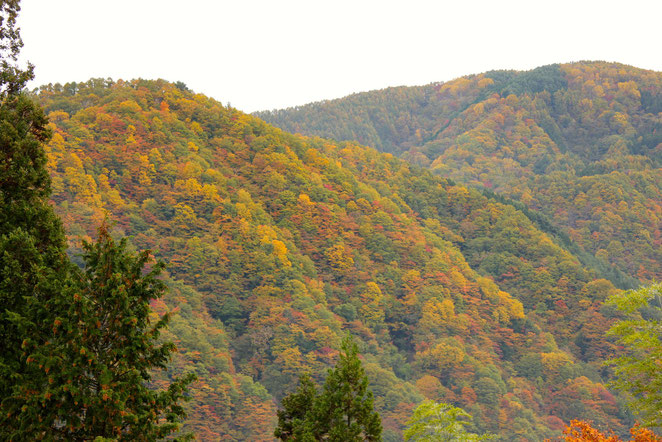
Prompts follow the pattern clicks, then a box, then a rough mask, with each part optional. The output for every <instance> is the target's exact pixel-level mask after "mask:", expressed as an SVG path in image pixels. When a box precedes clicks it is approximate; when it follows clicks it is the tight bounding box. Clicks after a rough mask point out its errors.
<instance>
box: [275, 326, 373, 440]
mask: <svg viewBox="0 0 662 442" xmlns="http://www.w3.org/2000/svg"><path fill="white" fill-rule="evenodd" d="M282 405H283V409H282V410H279V411H278V426H277V427H276V430H275V432H274V435H275V436H276V437H278V438H280V439H281V440H293V441H308V440H330V441H338V442H340V441H362V440H365V441H378V440H381V434H382V424H381V418H380V417H379V414H378V413H377V412H375V411H374V409H373V399H372V391H370V390H368V378H367V376H366V374H365V370H364V369H363V366H362V365H361V361H360V360H359V358H358V346H357V345H356V343H355V342H354V340H353V339H352V337H351V335H348V336H347V337H346V338H345V339H343V342H342V349H341V352H340V359H339V360H338V363H337V364H336V366H335V367H334V368H333V369H332V370H329V374H328V376H327V378H326V382H325V383H324V387H323V388H322V392H321V393H320V394H319V395H317V392H316V390H315V386H314V384H313V383H312V381H311V380H310V377H309V376H307V375H304V376H302V377H301V378H300V384H299V387H298V389H297V391H296V392H294V393H292V394H290V395H289V396H286V397H285V398H284V399H283V401H282Z"/></svg>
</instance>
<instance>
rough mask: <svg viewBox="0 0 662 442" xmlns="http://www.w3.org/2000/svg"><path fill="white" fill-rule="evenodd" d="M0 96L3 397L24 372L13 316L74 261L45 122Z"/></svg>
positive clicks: (53, 286)
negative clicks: (53, 185) (54, 189)
mask: <svg viewBox="0 0 662 442" xmlns="http://www.w3.org/2000/svg"><path fill="white" fill-rule="evenodd" d="M0 29H4V28H1V27H0ZM5 80H6V79H2V80H0V82H2V81H5ZM7 81H9V80H7ZM0 100H1V101H0V306H1V308H0V348H2V351H0V397H1V398H6V397H7V396H8V395H9V391H10V389H11V388H12V386H13V385H15V384H18V383H20V382H22V381H21V379H23V376H25V375H26V373H25V370H26V367H25V364H24V363H22V362H21V354H22V350H21V348H20V345H21V341H22V336H21V335H20V334H19V332H18V330H17V328H16V327H17V326H16V323H15V321H14V320H13V319H12V318H15V315H21V314H23V312H24V311H25V309H26V304H27V302H28V301H27V300H29V299H32V300H38V301H37V302H39V303H44V304H45V305H47V304H48V302H49V300H50V299H51V298H52V297H54V296H56V294H57V293H58V290H59V288H60V285H61V283H60V281H61V279H62V276H63V275H66V274H67V272H68V268H69V266H70V264H69V262H68V261H67V259H66V255H65V254H64V244H65V241H64V232H63V229H62V226H61V224H60V221H59V220H58V218H57V217H56V215H55V214H54V212H53V209H52V207H51V206H50V204H49V203H48V197H49V194H50V178H49V177H48V173H47V172H46V169H45V164H46V155H45V153H44V150H43V146H42V143H43V142H45V141H47V140H48V139H49V137H50V131H49V130H48V129H47V128H46V123H47V120H46V118H45V116H44V114H43V112H42V111H41V109H40V108H39V107H38V106H36V105H35V104H34V103H33V102H32V101H31V100H30V99H29V98H28V97H26V96H24V95H22V94H2V95H0ZM35 319H36V318H35ZM0 407H4V406H0ZM1 410H2V408H0V411H1ZM3 415H4V414H3V413H1V412H0V421H1V420H2V419H3V417H1V416H3Z"/></svg>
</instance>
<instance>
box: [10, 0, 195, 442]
mask: <svg viewBox="0 0 662 442" xmlns="http://www.w3.org/2000/svg"><path fill="white" fill-rule="evenodd" d="M19 11H20V6H19V1H18V0H0V349H2V350H1V351H0V440H42V439H46V440H94V439H95V438H97V437H102V438H113V439H120V440H155V439H157V438H161V437H164V436H166V435H168V434H169V433H171V432H172V431H174V430H175V429H176V428H177V421H178V419H179V418H180V417H181V416H182V415H183V410H182V408H181V406H180V405H179V401H180V399H181V398H182V396H183V393H184V388H185V386H186V384H187V383H189V382H190V381H191V377H190V376H189V377H185V378H183V379H181V380H175V381H174V382H173V383H172V384H171V385H170V388H169V389H168V390H167V391H163V392H155V391H151V390H149V389H148V388H147V387H148V383H149V380H150V371H151V370H152V369H155V368H163V367H164V366H165V363H166V362H167V360H168V356H169V354H170V353H171V352H172V351H173V346H172V344H163V345H160V346H158V345H156V343H155V340H156V339H157V338H158V335H159V330H160V329H162V328H163V327H164V326H165V325H166V323H167V317H165V318H161V319H160V320H158V321H156V322H154V323H152V322H151V321H150V318H149V312H150V310H149V300H150V299H153V298H158V297H159V296H161V295H162V293H163V290H164V286H163V283H162V282H161V281H160V280H158V279H156V277H157V275H158V273H159V271H160V270H161V266H162V265H161V264H157V265H156V266H154V267H153V268H152V270H151V271H149V272H147V273H146V274H143V267H144V266H145V264H146V263H147V261H148V256H149V255H148V253H147V252H143V253H141V254H139V255H138V256H133V255H132V254H130V253H128V252H127V251H126V244H125V243H124V242H121V243H120V244H116V243H115V242H114V241H113V240H112V238H110V236H109V235H108V232H107V230H106V229H102V230H101V231H100V238H99V241H98V242H97V243H95V244H87V245H86V246H85V250H86V253H85V256H84V259H85V264H86V268H85V270H84V271H83V270H80V269H78V268H77V267H76V266H74V265H73V264H72V263H71V262H70V260H69V259H68V257H67V255H66V241H65V235H64V230H63V227H62V224H61V222H60V221H59V219H58V218H57V216H56V215H55V213H54V211H53V209H52V207H51V206H50V204H49V202H48V198H49V196H50V179H49V176H48V173H47V171H46V167H45V166H46V161H47V159H46V154H45V151H44V149H43V144H44V143H45V142H46V141H48V139H49V137H50V131H49V130H48V128H47V123H48V121H47V119H46V117H45V115H44V113H43V111H42V110H41V108H39V106H37V105H36V104H35V103H33V102H32V100H30V98H29V97H28V96H26V95H25V94H24V93H22V90H23V88H24V86H25V83H26V82H27V81H28V80H29V79H31V78H32V67H31V66H28V67H27V68H26V69H21V68H20V67H18V65H17V64H16V60H17V56H18V52H19V50H20V48H21V46H22V42H21V40H20V35H19V32H18V28H17V27H16V17H17V14H18V12H19Z"/></svg>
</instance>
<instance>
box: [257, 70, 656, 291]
mask: <svg viewBox="0 0 662 442" xmlns="http://www.w3.org/2000/svg"><path fill="white" fill-rule="evenodd" d="M256 115H257V116H259V117H260V118H262V119H264V120H265V121H267V122H269V123H272V124H274V125H276V126H278V127H281V128H282V129H284V130H287V131H290V132H298V133H302V134H306V135H318V136H324V137H328V138H332V139H337V140H356V141H358V142H360V143H364V144H367V145H369V146H374V147H375V148H377V149H379V150H382V151H386V152H391V153H394V154H395V155H398V156H401V157H402V158H404V159H407V160H408V161H410V162H412V163H414V164H418V165H421V166H424V167H428V168H430V169H431V170H433V171H434V172H435V173H437V174H439V175H441V176H444V177H448V178H452V179H454V180H457V181H458V182H461V183H464V184H466V185H468V186H470V187H477V188H486V189H489V191H491V192H494V193H496V194H498V195H502V196H505V197H508V198H511V199H514V200H517V201H519V202H521V203H523V204H524V205H526V206H527V207H528V208H529V209H530V210H532V211H534V212H535V213H542V214H544V215H546V217H548V218H549V219H550V220H551V221H552V223H553V225H554V226H555V227H557V228H559V229H561V230H562V231H563V232H564V233H565V234H566V235H567V236H568V237H569V238H571V239H572V240H573V241H575V242H576V243H577V244H578V245H579V246H581V248H583V249H584V250H585V251H586V252H587V253H589V254H591V255H593V256H594V257H595V258H596V260H597V261H598V262H599V264H598V265H599V266H600V267H603V268H605V267H606V268H609V267H611V268H613V269H619V270H620V271H622V272H624V273H625V274H627V275H628V276H629V278H625V279H623V278H620V277H618V278H611V279H612V280H613V281H614V282H616V283H617V284H619V285H620V286H632V285H633V284H636V282H635V281H634V280H639V281H650V280H653V279H657V280H659V279H660V278H662V235H661V230H662V169H661V167H662V73H660V72H653V71H646V70H642V69H637V68H633V67H630V66H625V65H620V64H610V63H603V62H581V63H572V64H564V65H550V66H543V67H540V68H537V69H534V70H532V71H528V72H516V71H493V72H487V73H484V74H480V75H473V76H467V77H462V78H459V79H457V80H453V81H450V82H447V83H436V84H430V85H427V86H419V87H400V88H390V89H385V90H381V91H373V92H367V93H362V94H355V95H352V96H349V97H346V98H342V99H338V100H331V101H325V102H320V103H313V104H309V105H305V106H299V107H296V108H291V109H285V110H278V111H272V112H258V113H257V114H256Z"/></svg>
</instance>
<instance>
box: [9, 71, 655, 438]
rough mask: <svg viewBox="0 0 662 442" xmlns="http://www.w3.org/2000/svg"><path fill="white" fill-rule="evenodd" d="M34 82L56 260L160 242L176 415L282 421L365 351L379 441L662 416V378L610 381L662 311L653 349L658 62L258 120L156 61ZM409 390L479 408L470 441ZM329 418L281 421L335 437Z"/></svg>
mask: <svg viewBox="0 0 662 442" xmlns="http://www.w3.org/2000/svg"><path fill="white" fill-rule="evenodd" d="M11 95H12V92H11V91H10V92H6V93H5V95H3V97H4V98H3V100H4V101H5V102H8V100H10V98H7V97H11ZM21 95H22V96H27V97H28V98H29V100H30V101H31V102H32V103H34V106H37V107H39V108H41V109H43V116H44V118H46V119H47V120H44V130H45V131H46V132H47V133H48V134H47V135H48V136H44V138H43V142H42V143H41V144H40V146H41V147H40V149H41V151H42V152H43V155H45V156H44V163H43V169H44V170H45V171H46V172H47V173H48V177H49V180H50V184H49V188H50V191H49V193H48V195H47V196H46V197H44V198H47V199H48V201H49V203H48V204H47V205H48V207H52V208H53V209H54V213H55V214H56V215H57V217H58V218H59V219H60V220H61V223H62V226H63V228H64V231H63V232H64V234H65V235H66V244H67V250H66V257H67V259H68V260H70V261H71V262H72V263H74V265H75V267H77V268H81V269H85V268H88V269H89V268H91V267H92V266H94V265H95V262H97V261H95V259H97V260H99V259H101V258H99V256H100V255H99V254H102V248H96V249H95V248H94V247H96V246H92V245H91V244H93V243H94V242H95V241H96V240H97V237H98V236H99V227H100V226H105V227H102V230H103V229H107V232H106V233H105V235H106V237H107V238H106V240H107V241H110V243H113V241H117V243H118V244H119V243H120V242H121V243H122V244H123V247H125V248H124V249H121V253H124V254H126V255H127V256H132V254H135V253H138V252H139V251H143V250H149V251H151V252H150V253H149V255H144V256H145V258H144V260H143V261H140V262H139V263H134V264H135V265H139V264H140V265H145V266H146V269H145V270H143V275H144V274H145V272H147V271H153V272H157V273H158V274H157V273H154V275H155V278H156V279H154V280H153V281H152V280H149V281H151V282H149V281H148V282H149V284H152V285H150V287H152V286H153V287H157V288H158V287H160V286H159V285H158V284H163V290H162V291H161V289H160V288H159V289H158V290H156V289H155V290H156V292H155V293H160V294H159V295H158V296H151V297H150V298H149V299H150V300H149V311H148V312H147V311H146V312H145V320H146V321H148V322H149V321H150V320H151V321H152V322H156V321H158V319H159V318H160V317H163V315H166V316H167V317H168V318H169V322H168V324H167V326H164V327H163V328H161V329H160V333H157V334H156V335H155V339H156V342H159V343H165V344H163V345H164V346H165V347H163V348H166V347H167V348H170V347H168V345H169V344H168V343H172V344H174V345H173V346H172V347H173V351H172V353H171V354H170V355H169V356H168V358H169V359H168V361H167V362H164V364H163V365H164V367H165V368H167V369H154V370H153V371H152V376H151V378H150V380H149V382H147V383H146V385H147V386H148V387H149V388H150V389H154V390H167V389H168V388H169V386H171V385H173V384H176V385H182V388H184V387H183V385H184V383H181V380H182V379H188V381H187V382H185V383H187V386H186V387H185V390H186V391H183V392H182V397H183V396H186V397H187V399H188V400H182V401H181V404H182V407H183V410H182V414H181V415H182V416H183V414H184V413H185V414H186V417H185V418H183V419H182V421H181V422H182V426H181V428H178V429H177V431H179V432H180V433H182V434H183V433H190V434H192V435H193V436H194V437H195V438H196V439H197V440H203V441H213V440H252V441H258V440H274V439H275V437H276V436H274V430H275V429H276V428H277V427H278V428H279V429H280V430H279V431H282V433H279V434H286V432H285V430H283V429H282V428H284V427H282V426H281V424H282V416H283V413H279V412H278V410H279V409H281V408H282V407H283V406H285V405H286V404H287V403H288V402H287V401H284V398H288V397H289V398H295V399H296V398H304V390H305V388H309V390H310V389H313V390H314V389H315V388H317V391H318V393H317V394H318V395H319V397H320V398H322V399H320V400H319V401H320V403H322V402H324V400H325V399H324V394H325V393H324V392H325V391H326V390H324V388H323V385H324V384H325V381H327V377H331V376H332V375H331V374H329V373H332V371H329V370H330V369H333V368H334V366H337V367H340V362H339V361H345V360H347V361H350V362H351V357H350V356H352V355H354V356H353V357H354V358H356V357H358V358H359V359H358V360H360V365H361V370H363V371H362V373H364V375H365V378H367V380H368V384H367V388H368V389H369V390H370V392H371V395H372V396H371V400H372V401H373V407H374V411H375V412H376V413H378V416H379V419H380V422H381V424H380V425H381V427H380V431H381V434H380V436H379V439H380V440H385V441H399V440H403V438H407V440H483V439H480V437H479V436H477V435H485V437H486V438H489V437H491V438H492V439H493V440H503V441H541V440H545V439H551V440H560V439H557V438H560V437H568V439H567V440H612V439H607V436H604V438H603V439H598V438H594V439H588V438H585V439H582V438H581V437H580V436H576V437H578V438H577V439H570V437H573V436H571V435H568V434H570V433H568V431H569V430H566V436H563V431H564V429H566V428H567V427H568V426H569V425H570V423H571V421H575V424H576V425H578V427H576V428H579V429H580V430H582V428H583V430H584V433H586V434H588V433H589V432H591V431H594V432H595V433H596V434H597V433H598V432H602V433H604V434H605V435H607V434H613V437H620V438H623V440H630V439H629V438H630V437H631V436H630V429H631V428H632V427H633V426H634V425H635V423H641V424H642V425H643V426H646V427H649V428H651V429H652V430H654V431H657V430H659V428H660V425H662V422H661V421H660V420H658V421H649V420H646V419H647V418H646V416H644V415H641V416H640V415H639V414H637V412H636V407H635V408H633V407H632V406H631V403H632V399H633V397H634V398H635V399H636V398H638V397H643V398H644V399H646V400H648V401H649V402H650V401H652V402H653V405H654V406H657V410H660V409H662V402H661V400H660V398H659V395H658V396H655V394H653V393H654V392H653V393H650V392H649V393H647V392H643V393H642V392H639V391H633V390H632V389H630V390H628V389H627V388H621V387H623V385H621V384H619V381H618V379H619V376H618V375H619V373H623V372H619V369H621V368H622V366H619V365H618V363H614V362H613V361H614V360H615V359H616V360H617V359H618V358H619V357H621V356H623V355H626V354H629V353H627V352H626V349H627V348H628V347H627V346H628V344H627V342H625V343H624V342H623V341H622V340H619V336H623V333H625V332H623V328H622V327H621V328H620V329H619V328H618V327H616V328H614V326H615V325H619V324H623V323H625V322H626V320H627V319H631V320H633V321H639V322H637V324H641V323H642V322H646V321H648V322H649V323H651V324H653V326H652V327H653V328H651V329H650V330H655V324H657V327H658V329H657V332H652V333H653V336H652V337H651V339H652V341H651V342H652V343H650V342H649V346H648V347H646V348H644V349H639V353H637V352H635V353H633V354H635V356H636V355H640V356H641V355H642V354H653V355H655V354H657V355H658V356H653V360H652V362H651V361H650V360H649V361H648V362H649V363H652V364H655V363H657V365H659V352H660V348H661V347H662V345H661V344H660V332H659V324H660V321H661V320H662V315H661V313H660V312H661V309H660V307H659V306H657V307H656V306H654V305H653V304H652V303H648V301H646V302H644V303H643V304H641V305H638V306H637V308H636V309H630V310H629V311H624V310H623V309H622V308H621V307H622V305H621V304H625V303H627V302H631V303H632V302H634V301H626V300H624V299H625V298H624V296H625V294H628V293H641V291H639V292H638V291H637V290H638V289H639V288H640V287H653V288H652V289H651V292H650V293H649V294H650V295H651V299H658V300H659V297H660V292H659V288H657V289H655V287H659V286H656V282H655V281H659V280H660V279H662V233H661V229H662V169H661V167H662V73H659V72H653V71H646V70H641V69H637V68H634V67H630V66H625V65H619V64H611V63H604V62H581V63H572V64H563V65H550V66H544V67H540V68H537V69H534V70H532V71H528V72H519V71H493V72H486V73H483V74H480V75H471V76H466V77H462V78H458V79H456V80H453V81H450V82H446V83H434V84H430V85H426V86H417V87H397V88H388V89H384V90H378V91H372V92H366V93H360V94H355V95H351V96H348V97H346V98H342V99H338V100H329V101H324V102H318V103H312V104H308V105H302V106H299V107H296V108H290V109H283V110H273V111H264V112H257V113H255V114H253V115H250V114H246V113H244V112H241V111H240V110H237V109H235V108H233V107H230V106H226V105H223V104H222V103H220V102H218V101H215V100H214V99H211V98H209V97H207V96H205V95H203V94H202V93H196V92H193V91H191V90H189V89H188V88H187V86H186V85H185V84H184V83H181V82H178V83H170V82H166V81H163V80H141V79H138V80H111V79H91V80H89V81H87V82H84V83H73V82H72V83H66V84H49V85H44V86H41V87H39V88H37V89H35V90H32V91H24V92H23V93H21ZM3 106H4V104H3ZM3 115H4V114H3ZM3 118H4V117H3ZM3 124H4V123H3ZM3 127H4V126H3ZM3 130H4V129H3ZM3 146H4V145H3ZM7 152H9V151H7ZM3 155H4V154H0V203H1V204H0V207H5V206H4V205H2V204H4V203H3V202H2V201H9V199H8V198H9V196H3V195H5V194H6V195H9V191H8V190H5V187H4V186H10V184H7V183H8V181H7V182H5V181H3V179H4V178H3V176H2V174H6V173H7V172H6V171H7V170H10V167H11V162H12V160H11V157H10V156H8V155H4V156H3ZM4 164H9V165H10V166H7V167H6V168H5V169H3V167H4V166H3V165H4ZM14 185H15V182H14V181H12V183H11V186H14ZM6 188H7V189H9V188H10V187H6ZM3 192H4V193H3ZM3 198H4V200H3ZM12 198H13V197H12ZM17 198H18V197H17ZM8 207H9V206H8ZM3 210H5V209H3ZM6 210H9V209H6ZM44 210H46V209H44ZM49 210H50V209H49ZM3 216H4V215H3ZM0 221H1V222H0V227H2V228H3V229H6V227H5V224H6V222H8V221H6V220H5V218H2V220H0ZM7 232H9V230H3V231H0V234H2V235H3V236H2V238H3V239H2V241H0V246H2V247H4V248H3V250H10V248H9V246H8V245H7V244H13V243H11V241H10V240H9V239H7V240H5V239H4V238H5V236H6V237H7V238H10V236H11V235H10V234H9V233H7ZM103 234H104V233H103V232H102V237H103ZM122 238H124V240H122ZM10 239H11V238H10ZM63 241H64V240H63ZM4 253H8V252H4ZM118 253H119V252H118ZM95 256H97V258H95ZM122 256H123V255H122ZM2 262H3V263H5V261H2ZM155 262H163V263H164V265H165V266H164V267H165V268H164V270H162V271H161V270H160V267H158V266H159V265H157V264H154V263H155ZM3 265H4V264H3ZM7 265H8V264H7ZM4 268H6V269H8V268H10V267H4ZM11 268H13V267H11ZM72 271H74V270H72ZM87 274H88V275H90V272H89V271H88V273H87ZM149 275H151V273H150V274H149ZM149 275H148V276H143V277H142V278H148V277H149ZM134 276H135V278H137V279H136V281H137V282H136V284H138V283H140V284H143V282H144V281H147V280H144V281H143V280H142V279H140V278H141V276H140V272H138V273H136V274H135V275H134ZM90 278H91V279H90V281H96V280H95V279H94V278H92V277H91V276H90ZM12 281H14V280H12ZM1 282H2V284H0V290H5V289H4V287H11V285H7V284H9V283H7V284H6V283H5V281H4V279H3V281H1ZM12 284H13V283H12ZM89 284H92V282H90V283H88V286H89ZM144 284H147V282H144ZM154 284H156V285H154ZM655 290H657V292H656V291H655ZM72 293H73V292H72ZM76 293H77V294H78V293H85V292H84V291H83V292H80V291H77V292H76ZM109 293H110V292H109ZM646 293H648V292H646ZM72 296H75V295H72ZM108 296H110V295H108ZM72 299H73V298H72ZM647 299H648V298H647ZM44 314H45V313H44ZM8 315H9V314H8ZM7 318H9V319H7V321H10V322H11V321H12V319H11V318H12V316H11V315H9V316H7ZM150 318H151V319H150ZM0 319H2V320H5V319H6V318H5V317H4V316H2V317H0ZM11 323H12V324H13V323H14V322H11ZM17 323H18V322H17ZM2 324H4V323H2ZM2 327H5V328H2V330H5V329H7V330H9V329H10V328H11V327H10V326H5V325H2ZM6 327H9V328H6ZM17 327H19V328H20V324H19V325H17ZM50 327H51V324H50V323H49V324H48V326H47V328H49V333H51V331H50ZM52 327H53V331H52V333H53V334H57V333H58V332H57V328H58V327H59V325H54V326H52ZM632 327H634V326H632ZM610 330H611V331H610ZM614 330H616V332H614ZM61 333H62V332H60V334H61ZM619 333H621V334H620V335H619ZM642 333H643V332H642ZM655 333H657V334H656V335H655ZM348 336H349V337H351V340H350V339H349V338H348ZM35 339H36V338H35ZM44 339H46V338H44ZM48 339H51V338H48ZM637 339H641V336H639V338H637ZM47 342H50V341H48V340H47ZM647 342H648V341H647ZM19 344H20V343H19ZM24 345H28V344H24ZM35 345H36V344H35ZM352 345H355V347H352ZM653 345H657V346H658V347H657V350H655V349H653V347H652V346H653ZM175 348H176V349H175ZM655 351H657V352H658V353H655ZM79 352H80V350H79ZM353 352H354V353H353ZM647 352H648V353H647ZM651 352H652V353H651ZM17 354H18V353H17ZM26 354H27V353H26ZM357 355H358V356H357ZM655 357H657V359H655ZM610 360H611V361H612V363H607V362H606V361H610ZM350 362H347V364H349V365H351V364H350ZM27 363H28V364H29V362H27ZM3 364H4V362H3ZM336 364H338V365H336ZM0 365H1V364H0ZM3 367H4V365H3ZM2 370H4V368H3V369H2ZM2 370H0V371H1V372H2V373H5V372H4V371H2ZM338 372H340V369H338ZM333 373H335V372H333ZM302 376H303V378H302ZM4 379H5V378H3V382H4ZM193 379H195V380H193ZM656 379H657V382H659V381H660V379H659V375H658V377H657V378H656ZM49 382H50V381H49ZM178 382H180V383H181V384H178ZM306 382H307V383H306ZM306 386H307V387H306ZM315 386H316V387H315ZM36 390H38V388H36ZM2 391H6V390H2ZM26 391H29V390H26ZM170 391H171V392H172V390H170ZM295 391H299V392H301V393H299V394H300V396H296V397H295V396H292V394H293V392H295ZM62 394H64V393H62ZM173 394H174V393H173ZM311 394H312V393H311ZM288 395H290V396H288ZM48 399H50V396H49V397H48ZM313 399H315V398H314V397H313ZM40 400H41V401H42V402H40V403H42V404H46V403H47V402H48V401H47V400H46V399H44V398H41V399H40ZM311 400H312V399H311ZM315 400H317V399H315ZM289 403H290V404H294V402H292V401H290V402H289ZM2 404H3V405H2V406H5V405H4V402H2ZM421 404H423V406H425V407H428V408H427V409H428V411H429V412H430V413H432V411H434V407H435V406H436V405H435V404H447V405H448V407H447V408H446V410H447V412H450V411H453V410H458V411H457V413H459V414H456V415H453V416H460V417H462V416H469V415H470V418H468V417H464V418H461V422H462V423H463V425H462V426H463V427H464V431H467V432H468V433H471V434H472V435H476V436H475V437H476V439H469V438H467V439H453V438H445V439H444V438H441V436H439V438H437V439H435V438H428V439H425V438H423V436H420V435H418V436H416V434H418V433H416V432H415V428H417V427H415V425H414V424H415V423H416V420H415V418H416V416H419V414H420V413H423V411H424V409H423V408H417V407H419V406H421V407H423V406H422V405H421ZM425 404H427V405H425ZM44 406H45V405H44ZM456 407H457V408H456ZM0 409H2V408H0ZM173 410H174V409H173ZM449 410H450V411H449ZM171 411H172V410H171ZM172 412H174V411H172ZM435 412H436V413H438V412H439V411H438V410H437V411H435ZM658 415H659V413H658ZM412 416H413V417H412ZM371 419H374V418H371ZM658 419H659V417H658ZM295 421H296V420H295V419H293V420H292V422H295ZM279 422H280V423H279ZM578 422H579V423H578ZM290 423H291V422H290ZM376 425H377V424H376V421H373V426H376ZM582 425H585V427H582ZM173 428H174V427H173ZM287 428H289V429H288V430H287V431H294V430H292V429H291V428H290V427H287ZM366 428H367V427H366ZM375 428H376V427H375ZM580 430H576V429H575V430H574V431H575V433H576V434H579V433H581V431H580ZM329 431H331V430H329ZM646 431H648V430H646ZM15 434H20V433H15ZM44 434H47V433H44ZM118 434H120V433H118ZM288 434H289V433H288ZM330 434H333V433H330ZM363 434H364V437H363V438H362V439H357V440H364V439H365V440H373V439H371V438H370V437H368V436H367V434H368V430H364V433H363ZM633 434H634V433H633ZM637 434H640V436H641V434H643V432H640V433H637ZM646 434H647V436H645V437H648V439H645V438H643V437H644V436H641V437H642V438H641V439H637V440H642V441H643V440H659V439H656V437H657V436H655V435H654V434H653V433H652V432H648V433H646ZM658 434H660V433H658ZM42 436H43V434H42ZM3 437H4V435H3V436H0V440H5V439H4V438H3ZM44 437H45V439H46V440H48V439H49V436H48V435H47V436H44ZM306 437H313V436H306ZM315 437H316V438H317V439H316V438H315ZM315 437H313V439H306V438H304V437H302V438H295V437H292V438H291V439H287V438H286V437H285V436H282V437H281V438H282V439H283V440H342V439H334V438H333V437H334V436H330V439H326V438H324V437H323V436H315ZM471 437H474V436H471ZM587 437H588V436H587ZM596 437H597V436H596ZM56 439H57V437H56ZM7 440H21V439H20V437H19V438H17V437H16V436H14V439H12V438H11V436H10V437H8V438H7ZM72 440H73V439H72ZM80 440H88V439H84V438H82V439H80ZM90 440H92V439H90ZM118 440H124V439H122V437H120V436H118ZM146 440H148V439H146ZM564 440H565V439H564ZM613 440H620V439H613Z"/></svg>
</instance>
